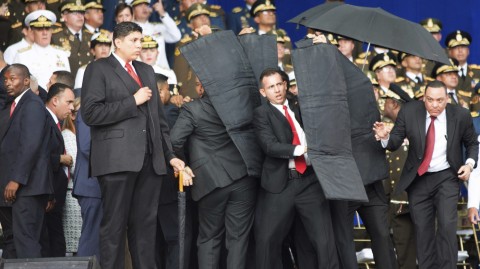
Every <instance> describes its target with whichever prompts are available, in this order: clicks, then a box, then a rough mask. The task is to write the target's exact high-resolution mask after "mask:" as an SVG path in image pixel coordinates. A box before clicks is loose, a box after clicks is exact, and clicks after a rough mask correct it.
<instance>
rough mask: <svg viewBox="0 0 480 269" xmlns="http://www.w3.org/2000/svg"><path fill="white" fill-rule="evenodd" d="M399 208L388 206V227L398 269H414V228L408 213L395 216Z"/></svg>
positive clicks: (415, 254) (415, 257) (415, 259)
mask: <svg viewBox="0 0 480 269" xmlns="http://www.w3.org/2000/svg"><path fill="white" fill-rule="evenodd" d="M399 206H400V205H395V204H390V217H391V221H390V227H391V228H392V231H393V244H394V245H395V250H396V252H397V263H398V268H399V269H415V268H417V251H416V250H417V249H416V246H415V228H414V226H413V222H412V219H411V218H410V213H409V212H405V213H402V214H397V209H396V208H397V207H399ZM402 206H408V205H402Z"/></svg>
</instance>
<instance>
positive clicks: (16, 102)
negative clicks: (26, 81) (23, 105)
mask: <svg viewBox="0 0 480 269" xmlns="http://www.w3.org/2000/svg"><path fill="white" fill-rule="evenodd" d="M29 90H30V88H28V89H26V90H25V91H23V92H22V93H21V94H20V95H19V96H17V98H15V105H17V104H18V102H20V99H22V97H23V95H24V94H25V93H26V92H27V91H29Z"/></svg>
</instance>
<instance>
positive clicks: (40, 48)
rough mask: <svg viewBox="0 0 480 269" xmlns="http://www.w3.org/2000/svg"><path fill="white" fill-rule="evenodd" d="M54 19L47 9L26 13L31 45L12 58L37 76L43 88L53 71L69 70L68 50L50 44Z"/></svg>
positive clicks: (53, 15)
mask: <svg viewBox="0 0 480 269" xmlns="http://www.w3.org/2000/svg"><path fill="white" fill-rule="evenodd" d="M56 20H57V18H56V17H55V14H53V12H51V11H49V10H37V11H34V12H32V13H30V14H28V15H27V17H26V18H25V24H27V25H29V26H30V28H32V30H33V45H32V46H29V47H26V48H23V49H21V50H19V51H18V53H17V55H16V56H15V59H14V60H13V62H14V63H21V64H24V65H25V66H27V67H28V70H30V73H31V74H32V75H33V76H34V77H35V78H37V80H38V85H39V86H41V87H42V88H44V89H46V87H47V83H48V80H49V79H50V76H51V75H52V73H53V72H54V71H58V70H65V71H70V64H69V61H68V57H69V52H68V51H66V50H64V49H62V48H60V47H57V46H53V45H50V41H51V39H52V26H53V24H54V23H55V22H56Z"/></svg>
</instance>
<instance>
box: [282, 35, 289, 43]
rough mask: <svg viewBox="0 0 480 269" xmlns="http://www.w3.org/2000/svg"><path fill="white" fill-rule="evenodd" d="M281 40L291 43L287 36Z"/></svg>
mask: <svg viewBox="0 0 480 269" xmlns="http://www.w3.org/2000/svg"><path fill="white" fill-rule="evenodd" d="M283 39H284V40H285V41H287V42H290V41H291V40H290V37H289V36H287V35H286V36H284V37H283Z"/></svg>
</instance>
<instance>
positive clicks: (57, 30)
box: [52, 28, 63, 34]
mask: <svg viewBox="0 0 480 269" xmlns="http://www.w3.org/2000/svg"><path fill="white" fill-rule="evenodd" d="M61 31H63V29H62V28H57V29H53V31H52V34H56V33H60V32H61Z"/></svg>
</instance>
